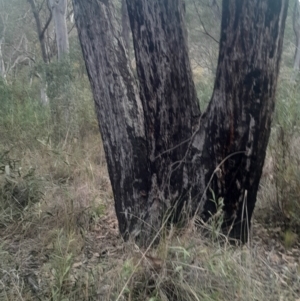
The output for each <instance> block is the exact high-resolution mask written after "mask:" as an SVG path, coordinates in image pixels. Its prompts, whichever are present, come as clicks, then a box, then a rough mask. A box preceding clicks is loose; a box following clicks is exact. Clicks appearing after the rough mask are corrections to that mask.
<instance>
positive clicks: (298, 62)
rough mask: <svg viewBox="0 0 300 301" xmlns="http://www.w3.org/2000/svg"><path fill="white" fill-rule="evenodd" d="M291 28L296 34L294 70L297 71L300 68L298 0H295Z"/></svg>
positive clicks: (299, 7)
mask: <svg viewBox="0 0 300 301" xmlns="http://www.w3.org/2000/svg"><path fill="white" fill-rule="evenodd" d="M293 28H294V33H295V36H296V48H295V57H294V70H295V71H296V72H298V71H299V69H300V3H299V0H295V5H294V13H293Z"/></svg>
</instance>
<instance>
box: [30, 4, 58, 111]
mask: <svg viewBox="0 0 300 301" xmlns="http://www.w3.org/2000/svg"><path fill="white" fill-rule="evenodd" d="M27 1H28V3H29V4H30V6H31V11H32V14H33V17H34V20H35V24H36V29H37V34H38V38H39V42H40V48H41V52H42V58H43V61H44V63H45V64H48V63H49V56H48V53H47V46H46V41H45V32H46V30H47V28H48V26H49V24H50V22H51V19H52V14H51V11H50V16H49V18H48V20H47V22H46V23H45V26H44V27H42V22H41V19H40V15H39V11H38V9H37V7H36V4H35V1H34V0H27ZM38 77H40V76H38ZM45 77H46V76H44V78H42V77H40V79H41V87H40V95H41V103H42V104H43V105H47V104H48V103H49V98H48V95H47V82H46V80H45Z"/></svg>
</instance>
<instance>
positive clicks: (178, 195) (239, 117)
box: [73, 0, 288, 243]
mask: <svg viewBox="0 0 300 301" xmlns="http://www.w3.org/2000/svg"><path fill="white" fill-rule="evenodd" d="M73 3H74V12H75V20H76V25H77V28H78V33H79V38H80V42H81V46H82V50H83V55H84V59H85V62H86V66H87V70H88V75H89V79H90V82H91V86H92V90H93V94H94V99H95V103H96V111H97V116H98V121H99V125H100V130H101V134H102V139H103V141H104V148H105V153H106V157H107V164H108V170H109V174H110V179H111V183H112V187H113V192H114V198H115V206H116V212H117V216H118V220H119V227H120V231H121V233H122V234H123V235H124V236H125V237H127V235H128V233H131V234H133V235H134V236H136V237H137V238H140V239H142V240H143V242H142V243H145V242H149V239H151V238H152V237H153V235H154V233H156V232H157V231H158V230H159V228H160V226H161V224H162V221H163V218H164V216H165V215H166V212H167V211H168V210H171V211H172V213H171V215H172V216H173V218H174V219H175V220H177V219H178V218H179V216H180V215H182V210H183V208H186V209H187V211H188V212H189V215H190V214H195V213H196V214H198V215H199V216H200V217H201V218H202V219H204V220H208V219H209V217H210V216H211V214H213V213H214V212H216V204H214V203H213V202H212V201H211V199H212V196H213V195H212V192H211V191H213V193H214V195H215V196H216V201H218V200H221V199H222V200H223V202H224V208H223V210H224V214H225V220H224V224H223V227H224V229H226V230H225V231H226V232H227V233H230V235H231V236H232V237H234V238H238V239H241V240H242V241H246V240H247V230H248V227H249V225H250V219H251V216H252V212H253V209H254V205H255V201H256V194H257V190H258V185H259V180H260V176H261V172H262V167H263V163H264V158H265V151H266V146H267V142H268V138H269V134H270V129H271V127H270V126H271V119H272V112H273V109H274V103H275V102H274V100H275V89H276V84H277V76H278V72H279V61H280V55H281V51H282V40H283V32H284V24H285V18H286V14H287V6H288V1H286V0H276V1H272V3H270V2H269V1H267V0H264V1H237V0H224V1H223V7H222V27H221V40H220V41H221V43H220V52H219V61H218V68H217V76H216V81H215V87H214V92H213V95H212V99H211V101H210V104H209V106H208V108H207V110H206V111H205V112H204V113H203V114H202V115H201V116H200V109H199V104H198V99H197V96H196V91H195V87H194V83H193V80H192V72H191V67H190V62H189V57H188V50H187V40H186V30H185V23H184V7H183V5H182V2H181V1H179V0H176V1H173V0H172V1H168V0H167V1H163V2H162V1H147V0H128V1H127V7H128V14H129V19H130V24H131V29H132V35H133V42H134V50H135V57H136V64H137V73H138V79H139V92H138V90H137V86H136V84H135V81H134V78H133V76H132V74H131V71H130V68H129V67H128V61H127V57H126V52H124V49H123V46H122V45H123V43H122V42H121V37H120V36H119V34H118V31H117V30H116V24H115V21H114V20H115V17H114V13H113V8H112V5H111V3H110V1H103V2H101V1H100V2H95V1H82V0H74V1H73ZM175 49H176V51H174V50H175ZM176 208H177V209H176ZM174 212H175V213H174ZM145 237H146V240H145Z"/></svg>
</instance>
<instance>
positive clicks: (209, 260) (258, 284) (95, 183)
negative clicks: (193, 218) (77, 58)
mask: <svg viewBox="0 0 300 301" xmlns="http://www.w3.org/2000/svg"><path fill="white" fill-rule="evenodd" d="M21 145H22V144H21ZM100 146H101V142H100V139H99V136H98V135H91V136H87V137H85V139H84V140H82V141H80V142H77V143H72V144H68V145H64V146H58V147H56V148H55V147H54V146H53V145H51V143H49V142H48V143H45V142H41V143H40V142H39V143H36V144H35V145H34V146H31V147H30V148H29V147H27V148H26V147H21V148H16V147H15V148H13V149H12V151H11V152H10V153H9V156H10V157H11V158H21V161H20V162H19V163H18V164H19V165H20V166H22V168H23V170H24V171H27V170H29V169H30V167H33V168H34V170H35V172H34V175H33V176H32V178H31V181H33V182H34V181H37V182H38V183H39V185H38V190H39V191H41V192H42V193H43V194H42V196H40V197H39V198H38V199H37V200H35V202H33V203H32V204H28V206H27V207H25V208H23V210H22V214H20V215H18V216H15V217H12V218H11V219H10V220H9V221H8V222H7V223H6V224H5V226H2V229H1V245H0V262H1V266H0V300H53V301H56V300H60V301H62V300H137V301H138V300H148V301H154V300H157V301H158V300H160V301H166V300H170V301H171V300H172V301H173V300H182V301H189V300H297V296H299V293H300V291H299V289H300V273H299V272H300V271H299V261H298V262H297V261H296V260H295V257H296V256H297V254H298V253H297V254H296V253H295V254H293V253H292V254H290V255H289V254H287V253H286V251H285V249H284V248H283V249H282V248H281V249H280V248H277V249H276V248H274V246H273V247H270V243H267V242H266V241H265V240H267V241H268V239H270V241H271V239H272V238H271V237H270V236H269V234H268V233H267V234H266V233H265V232H263V229H262V227H261V226H259V225H258V224H255V226H254V234H253V240H252V241H253V242H252V243H251V244H249V245H247V246H244V247H243V248H240V247H234V246H230V245H228V244H226V243H224V241H221V239H218V238H217V239H214V240H211V239H209V238H205V239H204V238H203V236H201V233H199V231H196V230H195V229H194V227H193V225H190V227H189V228H188V229H186V230H185V231H178V230H176V229H175V228H174V229H173V228H172V229H169V230H168V231H167V230H164V229H162V230H163V234H164V235H163V236H162V237H163V238H162V240H161V242H160V244H159V245H158V246H157V247H155V248H149V249H148V250H141V249H139V248H138V247H137V246H136V245H135V244H134V243H133V242H126V243H125V242H123V241H122V239H121V238H120V236H119V234H118V227H117V220H116V218H115V215H114V210H113V204H112V192H111V188H110V185H109V179H108V175H107V171H106V166H105V158H104V153H103V150H102V149H101V147H100ZM1 185H3V182H2V183H1ZM2 218H4V217H3V216H0V220H1V219H2ZM262 233H263V234H262ZM220 238H221V237H220ZM264 239H265V240H264ZM276 243H278V244H280V242H276ZM295 250H297V249H296V248H295ZM290 252H292V251H290ZM288 256H290V257H291V258H290V259H289V260H287V258H288Z"/></svg>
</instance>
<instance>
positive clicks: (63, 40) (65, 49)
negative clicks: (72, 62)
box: [49, 0, 69, 60]
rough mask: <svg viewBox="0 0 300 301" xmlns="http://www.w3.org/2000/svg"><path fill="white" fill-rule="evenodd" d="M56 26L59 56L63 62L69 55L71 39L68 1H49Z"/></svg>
mask: <svg viewBox="0 0 300 301" xmlns="http://www.w3.org/2000/svg"><path fill="white" fill-rule="evenodd" d="M49 2H50V6H51V11H52V15H53V19H54V24H55V34H56V44H57V54H58V55H57V56H58V59H59V60H61V59H62V58H63V57H64V56H65V55H66V54H67V53H69V38H68V28H67V20H66V13H67V0H55V1H54V0H49Z"/></svg>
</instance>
